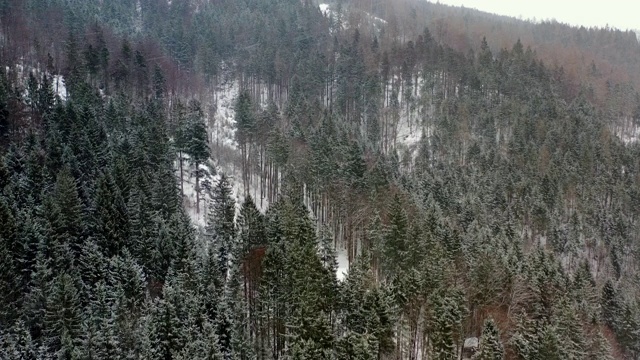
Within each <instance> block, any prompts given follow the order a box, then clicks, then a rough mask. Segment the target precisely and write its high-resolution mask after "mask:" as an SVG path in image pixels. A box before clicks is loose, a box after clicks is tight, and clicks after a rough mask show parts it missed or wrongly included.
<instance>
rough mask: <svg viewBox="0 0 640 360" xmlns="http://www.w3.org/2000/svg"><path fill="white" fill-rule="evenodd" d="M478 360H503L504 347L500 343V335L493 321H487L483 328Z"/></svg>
mask: <svg viewBox="0 0 640 360" xmlns="http://www.w3.org/2000/svg"><path fill="white" fill-rule="evenodd" d="M479 350H480V352H479V355H477V359H478V360H503V359H504V347H503V346H502V342H500V333H499V331H498V327H497V326H496V324H495V322H494V321H493V319H487V320H485V322H484V326H483V328H482V337H481V338H480V349H479Z"/></svg>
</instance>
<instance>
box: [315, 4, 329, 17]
mask: <svg viewBox="0 0 640 360" xmlns="http://www.w3.org/2000/svg"><path fill="white" fill-rule="evenodd" d="M318 6H319V7H320V12H321V13H322V15H324V16H329V14H330V10H329V4H320V5H318Z"/></svg>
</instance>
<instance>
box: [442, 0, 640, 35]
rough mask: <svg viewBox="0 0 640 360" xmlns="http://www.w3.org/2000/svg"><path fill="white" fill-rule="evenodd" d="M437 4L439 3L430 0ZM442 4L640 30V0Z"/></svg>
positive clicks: (448, 0)
mask: <svg viewBox="0 0 640 360" xmlns="http://www.w3.org/2000/svg"><path fill="white" fill-rule="evenodd" d="M430 1H432V2H437V1H438V0H430ZM439 2H440V3H441V4H448V5H455V6H461V5H464V7H466V8H475V9H478V10H482V11H486V12H490V13H495V14H499V15H507V16H513V17H521V18H522V19H524V20H526V19H534V18H535V19H536V20H538V21H540V20H549V19H555V20H557V21H558V22H561V23H568V24H571V25H584V26H585V27H591V26H598V27H604V26H606V25H607V24H608V25H609V27H615V28H618V29H621V30H627V29H640V0H439Z"/></svg>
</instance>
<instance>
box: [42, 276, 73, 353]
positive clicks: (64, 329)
mask: <svg viewBox="0 0 640 360" xmlns="http://www.w3.org/2000/svg"><path fill="white" fill-rule="evenodd" d="M76 283H77V281H76V280H75V279H74V278H72V277H71V276H70V275H68V274H64V273H63V274H60V275H58V276H57V277H56V278H55V279H54V280H53V284H52V286H51V292H50V293H49V294H47V300H46V313H45V316H44V329H45V343H46V344H47V346H48V347H49V349H50V351H52V352H54V353H55V354H56V355H57V356H58V357H59V358H63V359H72V358H73V357H75V356H77V353H78V352H79V346H78V345H79V340H80V337H79V335H80V329H81V311H80V299H79V293H78V290H77V286H76Z"/></svg>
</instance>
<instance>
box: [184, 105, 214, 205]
mask: <svg viewBox="0 0 640 360" xmlns="http://www.w3.org/2000/svg"><path fill="white" fill-rule="evenodd" d="M183 136H184V138H185V139H186V141H185V152H186V154H187V155H189V159H190V161H191V163H192V164H193V166H194V174H195V177H196V186H195V191H196V213H198V214H199V213H200V193H201V191H202V189H201V188H200V179H201V178H202V177H204V176H206V175H207V174H206V173H205V171H204V170H203V169H201V167H200V165H202V164H204V163H206V161H207V159H209V140H208V139H209V138H208V134H207V127H206V124H205V123H204V114H203V113H202V108H201V107H200V103H199V102H197V101H195V100H192V101H191V102H190V103H189V108H188V112H187V119H186V129H185V130H184V135H183Z"/></svg>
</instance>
